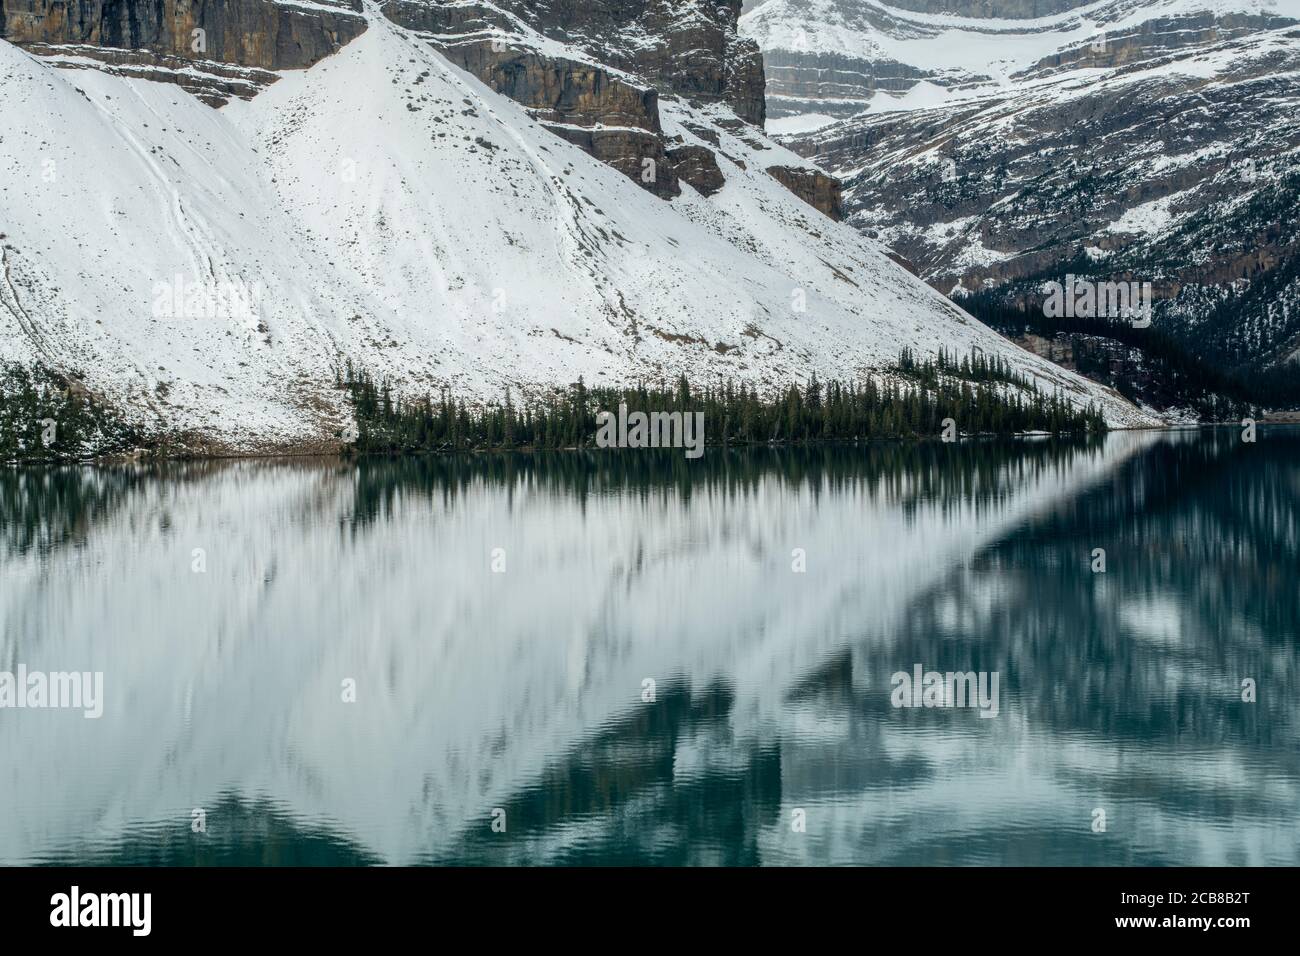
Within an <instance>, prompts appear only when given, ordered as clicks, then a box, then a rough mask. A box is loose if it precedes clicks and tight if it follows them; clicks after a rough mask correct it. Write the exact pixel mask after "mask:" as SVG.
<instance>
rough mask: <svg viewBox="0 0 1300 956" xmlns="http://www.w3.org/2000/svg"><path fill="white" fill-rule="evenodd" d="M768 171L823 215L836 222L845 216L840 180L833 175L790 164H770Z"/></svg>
mask: <svg viewBox="0 0 1300 956" xmlns="http://www.w3.org/2000/svg"><path fill="white" fill-rule="evenodd" d="M767 172H768V175H770V176H772V177H773V178H774V179H775V180H776V181H777V182H779V183H780V184H781V185H782V186H784V187H785V188H786V189H788V190H790V191H791V192H792V193H794V194H795V195H796V196H798V197H799V198H800V199H802V200H803V201H804V202H806V203H807V204H808V205H810V206H812V207H813V208H814V209H816V210H818V211H819V212H821V213H822V214H823V215H826V216H830V217H831V218H832V219H834V220H835V221H836V222H839V221H840V220H841V219H843V218H844V206H843V202H842V200H841V196H840V182H839V180H838V179H835V178H834V177H833V176H827V175H826V174H825V173H823V172H819V171H818V170H815V169H796V168H793V167H790V166H769V167H768V168H767Z"/></svg>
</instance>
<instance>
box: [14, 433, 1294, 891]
mask: <svg viewBox="0 0 1300 956" xmlns="http://www.w3.org/2000/svg"><path fill="white" fill-rule="evenodd" d="M1298 486H1300V431H1298V430H1293V429H1282V428H1279V429H1272V430H1266V431H1262V432H1261V434H1260V441H1259V442H1258V443H1257V444H1255V445H1253V446H1252V445H1244V444H1242V443H1241V442H1240V441H1239V440H1238V436H1237V433H1236V432H1235V431H1222V432H1214V431H1206V432H1190V433H1179V434H1156V433H1150V434H1132V435H1129V434H1120V435H1112V436H1109V437H1108V438H1106V439H1103V440H1094V441H1092V442H1090V443H1086V444H1076V443H1067V442H1060V441H1041V442H1021V443H1006V442H998V443H994V442H988V443H974V444H963V445H959V446H952V445H942V444H912V445H904V444H881V445H870V446H862V447H835V448H818V449H802V450H799V449H781V450H776V449H758V450H730V451H723V450H716V451H710V453H709V454H708V455H706V456H705V457H704V458H703V459H702V460H700V461H697V462H687V461H685V460H684V459H682V458H681V456H680V455H672V454H665V455H663V456H662V457H655V456H654V455H653V454H652V453H638V454H632V453H622V454H618V453H614V454H604V455H582V454H556V455H544V456H483V457H479V458H464V459H431V460H418V461H416V460H403V461H367V462H363V463H361V464H360V465H353V464H348V463H343V462H328V463H324V462H236V463H217V464H214V463H203V464H173V465H167V466H152V467H144V466H130V467H122V468H116V469H65V470H57V471H23V472H17V471H8V472H3V473H0V574H2V577H0V661H3V663H2V664H0V669H5V668H8V669H11V670H12V669H13V668H15V667H16V666H17V664H18V663H25V664H26V665H27V666H28V667H29V668H41V669H45V670H72V669H77V670H102V671H104V673H105V692H106V697H107V700H106V705H105V714H104V716H103V717H102V718H101V719H100V720H97V721H94V720H84V719H82V717H81V715H80V713H79V712H78V713H72V712H66V711H53V710H0V748H3V753H4V754H5V758H6V759H5V762H4V767H5V771H4V776H3V778H2V779H0V798H2V799H3V800H4V804H5V806H6V808H7V811H8V812H7V813H6V814H4V815H0V862H5V863H15V862H67V861H76V860H84V861H88V862H98V863H147V864H157V863H190V862H198V863H235V864H244V863H248V864H260V863H319V864H343V863H376V862H379V863H434V864H441V863H457V864H477V863H529V864H538V863H587V864H593V863H594V864H603V863H632V864H635V863H663V864H685V863H693V864H698V863H723V864H738V865H749V864H772V863H864V864H999V863H1024V864H1062V863H1085V864H1088V863H1096V864H1115V863H1155V864H1159V863H1194V864H1209V863H1291V864H1294V863H1297V862H1300V836H1298V835H1297V833H1298V832H1300V831H1297V827H1296V824H1297V822H1300V766H1298V765H1297V764H1298V758H1297V747H1296V745H1297V736H1298V734H1297V726H1296V721H1295V717H1294V710H1295V708H1294V705H1293V702H1294V700H1295V699H1296V691H1297V689H1298V688H1297V673H1296V668H1297V663H1300V651H1298V650H1297V644H1296V622H1297V618H1298V617H1300V615H1298V614H1297V606H1296V597H1295V589H1294V581H1295V580H1296V579H1297V576H1296V571H1297V570H1298V569H1297V567H1296V564H1297V547H1296V535H1297V517H1298V515H1297V500H1298V498H1297V494H1296V492H1297V488H1298ZM1095 548H1104V549H1105V551H1106V557H1107V571H1106V573H1105V574H1093V573H1092V572H1091V571H1090V569H1089V561H1090V560H1091V554H1092V552H1093V549H1095ZM498 549H499V550H498ZM800 553H802V555H803V560H805V561H806V566H807V571H806V573H795V572H793V571H792V562H795V561H796V560H797V557H798V555H799V554H800ZM494 556H495V561H496V563H497V566H498V567H500V566H501V565H502V562H503V563H504V572H503V573H494V572H493V570H492V568H493V562H494ZM200 566H201V567H202V568H204V570H203V571H202V572H201V573H196V571H195V568H196V567H200ZM916 663H920V664H923V665H925V666H926V667H927V668H930V667H933V668H934V669H939V670H967V669H971V670H990V671H998V672H999V673H1000V675H1001V689H1002V700H1001V708H1000V714H999V716H998V717H997V718H996V719H992V720H982V719H979V718H977V717H976V715H975V714H974V713H972V712H970V711H954V710H896V709H894V708H892V707H891V706H890V703H889V690H890V683H889V678H890V675H891V674H892V673H893V672H894V671H897V670H910V668H911V667H912V665H913V664H916ZM1244 677H1251V678H1253V679H1255V680H1256V681H1257V682H1258V685H1259V699H1258V701H1257V702H1256V703H1254V704H1244V703H1242V701H1241V697H1240V686H1241V680H1242V678H1244ZM647 679H653V680H654V682H655V684H654V690H655V699H654V702H653V703H647V702H645V701H643V699H642V696H643V694H644V693H645V687H646V684H645V683H644V682H645V681H646V680H647ZM345 680H353V681H355V682H356V688H357V700H356V703H344V702H343V701H342V699H341V697H342V693H341V687H342V682H343V681H345ZM199 807H201V808H203V809H204V810H205V811H206V814H207V824H208V832H207V833H206V834H195V833H192V832H191V826H190V824H191V819H192V816H191V814H192V811H193V809H194V808H199ZM495 808H499V809H500V810H503V811H504V812H505V819H506V823H507V831H506V833H504V834H502V833H496V832H493V829H492V826H491V824H492V811H493V809H495ZM1094 808H1104V809H1105V810H1106V814H1107V830H1106V832H1105V833H1094V832H1092V830H1091V824H1092V819H1093V818H1092V812H1093V810H1094ZM795 810H802V811H803V812H804V813H805V814H806V822H807V828H806V832H794V831H792V827H791V821H792V816H793V813H794V811H795Z"/></svg>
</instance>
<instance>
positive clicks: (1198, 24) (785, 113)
mask: <svg viewBox="0 0 1300 956" xmlns="http://www.w3.org/2000/svg"><path fill="white" fill-rule="evenodd" d="M1297 15H1300V13H1297V9H1296V4H1295V3H1294V2H1293V0H888V2H885V0H760V2H759V3H756V4H754V6H753V7H752V8H751V9H749V11H748V12H747V13H746V15H745V16H744V17H743V18H742V19H741V22H740V29H741V32H742V33H743V34H744V35H746V36H749V37H752V38H753V39H754V40H755V42H757V43H758V45H759V46H760V47H761V48H762V50H763V57H764V65H765V70H766V74H767V95H768V115H769V116H770V117H773V118H777V119H778V120H780V119H781V118H785V119H784V121H778V122H776V123H775V124H773V127H772V128H773V130H774V131H777V132H793V131H796V130H800V129H808V128H811V127H813V126H815V125H818V124H825V123H827V122H829V121H830V120H831V119H833V118H837V117H841V118H842V117H846V116H852V115H855V114H857V113H860V112H862V111H864V110H872V111H875V110H889V109H900V108H902V109H908V108H915V107H918V106H927V105H933V104H936V103H942V102H944V101H946V100H948V99H950V98H951V97H953V96H954V95H955V94H957V93H959V92H960V91H962V90H965V89H970V88H974V87H980V86H988V85H995V86H1007V85H1011V84H1014V83H1015V82H1016V81H1018V80H1023V79H1027V78H1032V77H1036V76H1045V75H1050V74H1052V73H1054V72H1057V71H1059V70H1061V69H1068V68H1072V67H1108V66H1121V65H1124V64H1126V63H1130V62H1133V61H1134V60H1137V59H1142V58H1146V57H1148V56H1151V55H1153V54H1159V53H1170V52H1173V51H1177V50H1183V49H1187V48H1190V47H1197V46H1201V45H1204V44H1206V43H1211V42H1218V41H1222V40H1227V39H1232V38H1234V37H1240V36H1246V35H1249V34H1252V33H1255V32H1258V31H1259V30H1261V29H1269V28H1276V27H1281V26H1286V25H1289V24H1293V23H1295V17H1296V16H1297Z"/></svg>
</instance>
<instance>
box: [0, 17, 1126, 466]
mask: <svg viewBox="0 0 1300 956" xmlns="http://www.w3.org/2000/svg"><path fill="white" fill-rule="evenodd" d="M369 16H370V19H371V24H370V28H369V29H368V30H367V31H366V32H365V33H364V34H363V35H362V36H361V37H359V38H358V39H356V40H354V41H352V42H351V43H350V44H348V45H347V46H345V47H344V48H343V49H342V50H341V51H340V52H339V53H337V54H335V55H333V56H330V57H327V58H326V59H324V60H323V61H321V62H320V63H318V64H317V65H316V66H314V67H312V68H310V69H308V70H305V71H301V72H286V73H284V74H283V75H282V77H281V79H280V80H279V81H278V82H276V83H274V84H273V85H272V86H271V87H270V88H269V89H267V90H266V91H265V92H263V93H261V94H259V95H258V96H257V97H256V98H255V99H253V100H251V101H247V102H243V101H235V102H232V103H231V104H230V105H229V106H227V107H225V108H223V109H222V110H220V111H215V110H212V109H210V108H209V107H207V106H205V105H203V104H202V103H200V102H199V101H198V100H196V99H194V98H193V97H192V96H191V95H190V94H188V93H186V92H184V91H182V90H180V89H178V88H176V87H175V86H170V85H161V84H153V83H150V82H147V81H144V80H140V79H133V78H125V77H116V76H108V75H105V74H101V73H97V72H94V71H90V70H76V71H71V70H62V69H58V68H54V67H51V66H50V65H48V64H46V63H43V62H40V61H37V60H34V59H32V58H30V57H29V56H27V55H26V54H24V53H22V52H20V51H19V50H17V49H16V48H14V47H12V46H10V45H8V44H5V43H3V42H0V83H3V86H4V89H5V91H6V96H5V97H4V98H3V100H0V130H2V131H3V132H0V170H2V171H3V180H0V232H2V233H4V234H5V238H4V240H3V242H2V243H0V244H3V246H4V252H5V255H4V266H5V275H6V277H7V281H6V283H5V284H4V286H3V290H2V291H0V303H2V304H3V307H2V308H0V322H3V323H4V327H3V328H4V331H3V338H2V339H0V355H3V356H4V357H5V358H11V359H12V358H19V359H30V358H40V359H41V360H43V361H45V362H47V363H48V364H51V365H53V366H54V367H56V368H59V369H62V370H65V371H66V370H79V371H80V372H82V373H83V374H84V375H85V377H86V382H87V384H88V385H90V387H91V388H92V389H93V390H95V391H97V392H99V393H101V394H103V395H104V396H106V397H107V398H109V399H110V400H114V401H117V402H120V403H123V404H126V405H129V406H130V407H131V408H132V409H145V410H147V411H146V412H144V414H147V416H148V419H149V421H150V422H151V423H152V424H153V425H155V426H157V427H160V428H165V429H167V430H169V431H190V432H195V433H198V434H200V435H202V436H204V437H206V438H211V439H215V440H218V441H221V442H226V443H232V444H237V445H240V446H248V445H251V444H257V443H271V444H276V445H283V444H290V443H303V442H309V441H312V440H315V439H320V438H325V437H327V436H328V435H329V434H331V433H332V432H333V431H334V430H335V429H336V428H337V427H338V423H339V419H340V415H341V409H340V407H339V400H338V393H337V391H336V390H334V389H333V388H332V381H333V368H334V366H335V365H336V364H337V363H338V362H339V361H340V360H341V359H342V358H344V357H349V358H352V359H354V360H356V361H360V362H362V363H363V364H365V365H366V366H368V367H370V368H371V369H373V370H375V371H376V372H378V373H381V374H388V375H391V376H393V377H394V378H395V379H396V380H397V383H398V385H399V388H404V389H416V390H420V391H424V390H426V389H436V388H437V387H439V386H441V385H450V386H452V387H453V388H455V389H456V390H457V391H458V392H459V393H461V394H465V395H468V396H471V397H478V398H484V399H486V398H493V397H497V396H499V395H500V394H501V392H502V391H503V390H504V389H505V388H506V387H507V386H512V387H515V388H516V389H521V390H529V389H536V388H540V387H547V386H553V385H563V384H567V383H568V382H571V381H573V380H575V379H576V378H577V377H578V376H579V375H583V376H585V377H586V379H587V381H588V382H589V383H598V382H609V383H614V382H625V381H631V380H634V379H636V378H640V377H657V376H658V375H660V374H663V375H672V374H675V373H677V372H678V371H683V372H686V373H687V374H688V375H690V377H691V378H692V379H693V380H696V381H701V380H706V379H714V380H716V379H717V378H718V377H723V376H731V377H736V378H744V379H747V380H750V381H756V382H760V383H765V384H768V385H772V386H776V385H779V384H781V383H784V382H786V381H789V380H790V379H791V378H798V377H802V376H805V375H807V374H809V373H811V372H812V371H814V370H815V371H816V372H817V373H818V374H819V375H820V376H822V377H823V378H826V377H831V376H841V377H847V376H852V375H858V374H862V373H864V372H867V371H869V370H871V369H878V368H880V367H881V366H883V365H885V364H887V363H888V362H890V361H892V360H893V359H894V357H895V356H896V355H897V352H898V350H899V348H900V347H901V346H903V345H911V346H913V347H914V348H917V349H918V350H920V351H922V352H925V351H932V350H934V349H936V348H938V347H939V346H945V347H947V348H950V349H951V348H957V349H960V350H966V349H968V348H970V347H972V346H979V347H982V348H984V349H985V350H986V351H991V352H995V353H1001V354H1003V355H1005V356H1006V357H1007V358H1009V359H1011V360H1012V361H1013V362H1015V363H1016V364H1017V365H1019V366H1020V367H1021V368H1022V369H1024V370H1025V371H1026V372H1028V373H1029V374H1033V375H1040V376H1043V377H1045V378H1047V379H1049V381H1047V382H1045V384H1046V385H1047V386H1048V387H1056V386H1057V385H1060V386H1061V387H1064V388H1065V389H1067V391H1068V393H1069V394H1070V395H1072V396H1073V397H1075V398H1077V399H1078V400H1079V401H1081V402H1086V401H1094V400H1095V401H1100V402H1103V403H1104V404H1105V406H1106V408H1107V413H1108V415H1109V417H1110V418H1111V419H1112V421H1114V422H1116V423H1138V422H1142V421H1145V419H1143V418H1141V417H1140V416H1138V415H1137V413H1136V412H1135V411H1134V410H1133V409H1132V408H1131V406H1128V405H1127V404H1126V403H1124V402H1123V401H1122V400H1119V399H1117V398H1114V397H1111V396H1109V395H1107V394H1105V393H1103V392H1102V390H1100V389H1098V388H1097V387H1095V386H1092V385H1091V384H1089V383H1084V382H1083V381H1082V380H1080V379H1077V378H1075V377H1073V376H1069V375H1068V374H1067V373H1064V372H1061V371H1060V370H1059V369H1056V368H1054V367H1052V366H1049V365H1047V363H1044V362H1041V361H1039V360H1037V359H1036V358H1035V357H1033V356H1029V355H1027V354H1026V353H1024V352H1022V351H1020V350H1018V349H1016V348H1015V347H1014V346H1011V345H1010V344H1009V343H1006V342H1005V341H1004V340H1002V339H1001V338H999V337H997V336H995V335H993V334H992V333H990V332H989V331H988V330H986V329H985V328H984V327H982V326H980V325H979V324H978V323H976V322H974V321H973V320H971V319H969V317H967V316H965V315H964V314H963V313H961V312H959V311H958V310H956V309H955V308H954V307H952V306H951V305H949V304H948V303H946V302H945V300H943V299H942V298H941V297H940V296H938V295H937V294H935V293H934V292H932V291H931V290H930V289H929V288H927V287H926V286H925V285H924V284H922V283H920V282H919V281H917V280H916V279H914V278H913V277H912V276H910V275H909V274H908V273H906V272H905V271H904V270H902V269H901V268H899V267H898V266H896V265H894V264H893V263H892V262H891V261H889V260H888V259H887V258H886V257H885V256H884V255H883V254H882V253H881V251H880V248H879V247H878V246H877V245H876V244H874V243H873V242H871V241H870V240H867V239H865V238H863V237H862V236H861V235H860V234H858V233H857V232H856V231H855V230H853V229H851V228H850V227H848V226H846V225H841V224H836V223H833V222H830V221H829V220H827V219H825V218H824V217H822V216H820V215H819V214H818V213H817V212H816V211H815V210H813V209H812V208H811V207H808V206H806V205H805V204H803V203H802V202H801V201H800V200H798V199H796V198H795V197H794V196H793V195H792V194H790V193H789V192H787V191H786V190H785V189H784V188H783V187H782V186H780V185H779V184H778V183H777V182H776V181H775V180H773V179H771V177H769V176H767V175H766V174H765V173H763V172H762V170H763V169H764V168H766V166H769V165H772V164H774V163H781V162H789V163H790V164H791V165H800V164H801V161H800V160H799V159H798V157H795V156H793V155H792V154H789V153H788V152H786V151H785V150H783V149H781V148H780V147H776V146H774V145H773V144H771V143H769V142H760V141H758V140H757V139H755V138H754V137H752V136H750V137H746V138H741V136H732V135H730V134H724V135H723V137H722V143H721V147H722V152H723V153H724V155H723V156H720V157H719V161H720V162H721V163H722V164H723V169H724V173H725V175H726V178H727V185H726V186H725V187H724V188H723V189H722V190H721V191H720V192H719V193H717V194H715V195H714V196H712V197H710V198H709V199H707V200H706V199H704V198H703V197H701V196H699V195H698V194H696V193H694V192H693V191H692V190H691V189H690V188H689V187H684V192H683V195H682V196H681V197H680V198H678V199H676V200H674V201H673V202H671V203H669V202H665V201H663V200H661V199H658V198H656V197H654V196H653V195H651V194H649V193H647V192H645V191H643V190H641V189H639V188H637V187H636V185H635V184H632V183H631V182H630V181H629V180H628V179H627V178H626V177H624V176H623V175H622V174H620V173H618V172H616V171H614V170H613V169H611V168H610V167H608V166H605V165H603V164H601V163H599V162H597V161H596V160H594V159H592V158H591V157H590V156H588V155H587V154H586V153H585V152H583V151H581V150H580V149H578V148H577V147H574V146H570V145H568V144H566V143H564V142H562V141H561V140H559V139H558V138H556V137H555V136H553V135H552V134H550V133H549V132H547V131H546V130H544V129H543V128H542V127H541V126H539V125H538V124H536V123H535V122H533V121H532V120H531V119H530V118H529V117H528V116H527V114H526V113H525V112H524V110H523V109H522V108H521V107H519V106H517V105H516V104H514V103H513V102H511V101H509V100H507V99H505V98H503V97H501V96H498V95H497V94H495V93H493V92H492V91H490V90H488V89H487V88H486V87H484V86H483V85H482V84H481V83H479V82H478V81H477V80H476V79H474V78H472V77H470V76H469V75H468V74H464V73H462V72H460V71H459V70H458V69H456V68H454V67H452V66H451V65H450V64H449V63H448V62H447V61H446V60H445V59H443V58H442V57H441V56H440V55H439V54H437V53H436V52H434V51H433V50H431V49H430V48H429V47H428V46H427V45H426V44H424V43H421V42H418V41H417V40H416V39H415V38H414V37H413V36H412V35H410V34H409V33H407V32H406V31H404V30H402V29H401V28H399V27H396V26H394V25H393V24H391V23H390V22H388V21H387V20H385V19H383V18H382V17H380V16H378V15H377V14H376V13H375V12H374V11H373V10H371V11H369ZM663 106H664V113H665V126H666V127H667V129H666V131H667V132H679V133H681V135H683V137H684V138H686V139H687V141H690V140H691V138H692V137H693V136H694V134H692V133H691V132H690V131H689V130H687V129H686V128H685V127H684V126H681V123H682V122H683V121H691V122H692V124H693V125H694V124H696V123H699V122H704V121H706V120H707V119H708V117H707V116H704V115H703V114H702V112H701V111H702V110H704V109H706V108H704V107H701V108H699V109H698V110H697V109H696V108H694V107H691V106H690V105H688V104H686V103H678V102H674V103H668V102H666V103H664V104H663ZM715 109H721V108H720V107H715ZM728 157H729V158H728ZM742 163H743V164H744V167H745V168H743V169H742V168H741V164H742ZM176 277H179V279H177V278H176ZM177 285H179V286H182V287H184V292H185V294H184V295H181V296H179V297H178V296H175V295H173V291H174V289H173V287H174V286H177ZM196 290H197V291H198V292H201V293H205V294H206V295H207V300H206V301H204V300H201V299H195V296H194V293H195V292H196ZM231 290H235V293H238V294H233V295H232V293H231ZM796 290H803V293H804V295H805V296H806V298H807V311H806V312H804V313H801V312H797V311H795V310H794V309H793V308H792V302H793V301H794V297H795V291H796ZM245 293H246V294H245ZM241 294H242V297H241ZM187 299H188V301H187ZM232 300H233V303H232ZM177 305H180V306H181V307H180V308H179V309H178V308H176V307H175V306H177ZM244 306H247V307H244Z"/></svg>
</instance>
